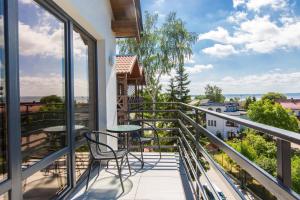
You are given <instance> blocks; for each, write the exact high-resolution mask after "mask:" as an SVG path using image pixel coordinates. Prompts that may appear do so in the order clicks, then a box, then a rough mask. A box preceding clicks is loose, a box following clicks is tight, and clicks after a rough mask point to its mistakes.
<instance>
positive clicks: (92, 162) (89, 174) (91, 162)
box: [85, 159, 94, 190]
mask: <svg viewBox="0 0 300 200" xmlns="http://www.w3.org/2000/svg"><path fill="white" fill-rule="evenodd" d="M93 164H94V160H93V159H92V160H91V161H90V164H89V173H88V179H87V182H86V187H85V190H87V189H88V186H89V181H90V176H91V170H92V166H93Z"/></svg>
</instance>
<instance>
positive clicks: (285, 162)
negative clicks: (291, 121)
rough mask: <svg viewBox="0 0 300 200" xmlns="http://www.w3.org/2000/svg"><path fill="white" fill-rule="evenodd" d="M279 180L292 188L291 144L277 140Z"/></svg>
mask: <svg viewBox="0 0 300 200" xmlns="http://www.w3.org/2000/svg"><path fill="white" fill-rule="evenodd" d="M277 178H278V179H279V180H281V181H282V182H283V184H284V185H286V186H287V187H291V183H292V180H291V143H290V142H288V141H285V140H281V139H279V138H278V139H277Z"/></svg>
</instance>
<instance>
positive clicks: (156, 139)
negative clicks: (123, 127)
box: [133, 121, 161, 167]
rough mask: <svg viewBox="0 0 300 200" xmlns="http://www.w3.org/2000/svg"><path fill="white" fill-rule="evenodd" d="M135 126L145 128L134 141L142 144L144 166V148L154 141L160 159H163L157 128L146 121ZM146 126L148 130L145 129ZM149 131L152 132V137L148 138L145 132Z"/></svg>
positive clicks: (136, 122)
mask: <svg viewBox="0 0 300 200" xmlns="http://www.w3.org/2000/svg"><path fill="white" fill-rule="evenodd" d="M133 124H135V125H139V126H142V127H143V129H142V130H141V131H140V133H139V134H138V135H136V136H135V138H134V140H136V141H138V142H139V144H140V149H141V157H142V161H143V162H142V163H143V164H142V165H144V155H143V152H144V146H145V144H146V143H150V142H152V141H154V142H156V143H157V145H158V149H159V158H160V159H161V147H160V141H159V136H158V131H157V129H156V127H154V126H153V125H151V124H149V123H148V122H145V121H135V122H134V123H133ZM145 125H146V126H148V129H145ZM149 130H150V131H151V132H152V135H150V136H146V135H145V131H149ZM142 167H143V166H142Z"/></svg>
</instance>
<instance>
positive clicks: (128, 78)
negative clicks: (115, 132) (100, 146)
mask: <svg viewBox="0 0 300 200" xmlns="http://www.w3.org/2000/svg"><path fill="white" fill-rule="evenodd" d="M115 67H116V72H117V111H118V122H119V123H123V122H124V121H126V120H127V119H128V108H129V106H130V105H129V104H131V103H139V104H135V105H132V106H136V105H140V103H142V97H141V93H142V90H143V85H145V76H144V71H143V68H142V67H140V66H139V63H138V59H137V56H129V55H127V56H117V58H116V64H115Z"/></svg>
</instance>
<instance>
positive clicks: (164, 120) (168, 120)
mask: <svg viewBox="0 0 300 200" xmlns="http://www.w3.org/2000/svg"><path fill="white" fill-rule="evenodd" d="M130 121H133V122H138V121H145V122H174V121H175V122H176V121H177V119H145V118H144V119H131V120H130Z"/></svg>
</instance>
